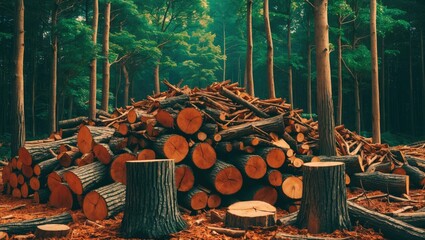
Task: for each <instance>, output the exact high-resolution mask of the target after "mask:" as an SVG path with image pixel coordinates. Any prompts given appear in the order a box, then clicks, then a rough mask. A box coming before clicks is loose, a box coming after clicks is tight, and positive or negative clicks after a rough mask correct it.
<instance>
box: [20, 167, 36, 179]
mask: <svg viewBox="0 0 425 240" xmlns="http://www.w3.org/2000/svg"><path fill="white" fill-rule="evenodd" d="M21 172H22V175H24V176H25V177H26V178H30V177H32V176H33V175H34V169H33V168H32V167H31V166H27V165H23V166H22V170H21Z"/></svg>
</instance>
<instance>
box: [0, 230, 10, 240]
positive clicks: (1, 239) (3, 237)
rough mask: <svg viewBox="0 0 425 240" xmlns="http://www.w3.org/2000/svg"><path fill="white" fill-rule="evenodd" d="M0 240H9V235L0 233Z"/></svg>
mask: <svg viewBox="0 0 425 240" xmlns="http://www.w3.org/2000/svg"><path fill="white" fill-rule="evenodd" d="M0 240H9V235H8V234H7V233H5V232H0Z"/></svg>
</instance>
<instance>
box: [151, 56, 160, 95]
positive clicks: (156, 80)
mask: <svg viewBox="0 0 425 240" xmlns="http://www.w3.org/2000/svg"><path fill="white" fill-rule="evenodd" d="M159 64H160V60H158V62H157V64H156V65H155V69H154V71H153V77H154V86H155V94H158V93H160V92H161V86H160V81H159Z"/></svg>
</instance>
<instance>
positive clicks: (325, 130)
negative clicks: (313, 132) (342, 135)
mask: <svg viewBox="0 0 425 240" xmlns="http://www.w3.org/2000/svg"><path fill="white" fill-rule="evenodd" d="M314 6H315V8H314V30H315V31H314V32H315V43H316V72H317V114H318V120H319V135H320V139H319V146H320V154H322V155H328V156H333V155H335V154H336V145H335V132H334V129H335V123H334V113H333V102H332V83H331V68H330V60H329V32H328V31H329V25H328V8H327V6H328V1H327V0H314Z"/></svg>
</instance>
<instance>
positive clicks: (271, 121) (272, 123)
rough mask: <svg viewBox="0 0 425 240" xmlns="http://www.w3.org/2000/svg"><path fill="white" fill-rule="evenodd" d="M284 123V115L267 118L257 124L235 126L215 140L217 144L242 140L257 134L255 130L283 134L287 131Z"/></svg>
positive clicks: (215, 136) (221, 133) (221, 132)
mask: <svg viewBox="0 0 425 240" xmlns="http://www.w3.org/2000/svg"><path fill="white" fill-rule="evenodd" d="M283 121H284V117H283V115H278V116H275V117H272V118H267V119H263V120H260V121H256V122H249V123H244V124H240V125H235V126H232V127H229V128H228V129H226V130H222V131H220V132H218V133H217V134H215V135H214V140H215V141H217V142H219V141H226V140H231V139H235V138H240V137H243V136H248V135H250V134H255V133H257V132H256V130H255V128H258V129H261V130H263V131H265V132H276V133H281V132H283V131H284V130H285V124H284V122H283Z"/></svg>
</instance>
